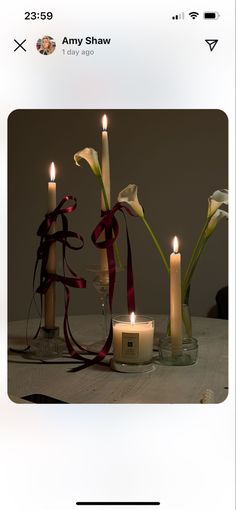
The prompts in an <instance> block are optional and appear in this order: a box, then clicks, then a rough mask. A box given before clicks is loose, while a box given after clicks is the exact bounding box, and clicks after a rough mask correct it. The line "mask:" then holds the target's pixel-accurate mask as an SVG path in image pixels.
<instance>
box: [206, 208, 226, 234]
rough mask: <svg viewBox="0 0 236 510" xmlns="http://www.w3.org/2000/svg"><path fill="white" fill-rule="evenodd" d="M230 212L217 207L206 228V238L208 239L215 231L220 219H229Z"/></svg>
mask: <svg viewBox="0 0 236 510" xmlns="http://www.w3.org/2000/svg"><path fill="white" fill-rule="evenodd" d="M228 217H229V214H228V213H227V212H226V211H222V209H217V210H216V211H215V212H214V214H213V215H212V217H211V219H210V221H209V223H208V225H207V228H206V230H205V234H204V235H205V238H206V239H208V237H210V235H211V234H212V233H213V232H214V230H215V228H216V226H217V225H218V223H219V221H221V220H223V218H225V219H228Z"/></svg>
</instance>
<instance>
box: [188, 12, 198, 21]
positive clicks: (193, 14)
mask: <svg viewBox="0 0 236 510" xmlns="http://www.w3.org/2000/svg"><path fill="white" fill-rule="evenodd" d="M189 16H190V17H191V18H192V19H196V18H197V17H198V16H199V12H195V11H192V12H189Z"/></svg>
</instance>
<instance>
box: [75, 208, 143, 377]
mask: <svg viewBox="0 0 236 510" xmlns="http://www.w3.org/2000/svg"><path fill="white" fill-rule="evenodd" d="M118 211H120V212H121V213H122V214H123V217H124V220H125V226H126V240H127V304H128V312H129V313H131V312H134V311H135V295H134V280H133V268H132V255H131V246H130V240H129V233H128V226H127V220H126V216H125V212H127V213H128V214H129V215H131V216H134V215H133V214H132V212H131V211H130V210H129V209H128V207H126V206H125V205H123V204H121V203H119V202H118V203H117V204H115V206H114V207H113V208H112V209H111V210H108V211H105V212H102V219H101V221H100V222H99V223H98V225H97V226H96V227H95V229H94V231H93V233H92V236H91V238H92V241H93V243H94V244H95V246H96V247H97V248H99V249H106V250H107V260H108V271H109V308H110V313H111V314H112V301H113V294H114V287H115V279H116V261H115V254H114V242H115V241H116V239H117V237H118V234H119V225H118V222H117V219H116V217H115V215H116V213H117V212H118ZM102 233H104V234H105V240H104V241H99V238H100V236H101V234H102ZM112 338H113V331H112V320H111V322H110V330H109V334H108V337H107V339H106V342H105V344H104V346H103V348H102V350H101V351H100V352H99V353H97V354H96V356H95V358H93V359H92V360H86V363H85V366H89V365H93V364H95V363H99V362H101V361H102V360H103V359H104V358H105V356H107V354H108V352H109V350H110V347H111V344H112ZM71 355H72V356H73V353H71ZM85 366H79V367H74V368H72V369H71V370H70V372H78V371H79V370H82V369H83V368H85Z"/></svg>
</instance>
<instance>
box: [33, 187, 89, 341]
mask: <svg viewBox="0 0 236 510" xmlns="http://www.w3.org/2000/svg"><path fill="white" fill-rule="evenodd" d="M69 201H73V204H72V205H70V206H67V207H63V206H64V204H66V203H67V202H69ZM76 206H77V200H76V198H75V197H73V196H71V195H66V196H64V198H63V199H62V200H61V202H60V203H59V204H58V206H57V207H56V208H55V209H54V211H52V212H50V213H47V214H46V216H45V219H44V220H43V222H42V223H41V225H40V226H39V228H38V231H37V235H38V236H40V244H39V248H38V250H37V259H36V263H35V268H34V274H33V294H35V291H34V288H35V278H36V273H37V269H38V265H39V263H40V261H41V269H40V283H39V287H38V288H37V290H36V292H37V293H39V294H40V306H41V311H40V317H41V319H40V324H39V328H38V330H37V332H36V334H35V338H36V337H37V336H38V333H39V330H40V327H41V321H42V296H43V295H44V294H45V293H46V292H47V290H48V289H49V287H50V285H51V284H52V283H53V282H60V283H62V284H63V285H64V287H65V288H67V289H68V287H74V288H77V289H82V288H85V287H86V280H85V279H84V278H81V277H78V275H77V274H76V273H75V272H74V271H73V270H72V268H71V267H70V266H69V264H68V262H67V257H66V248H69V249H72V250H80V249H81V248H83V246H84V240H83V237H82V236H81V235H80V234H77V233H75V232H72V231H71V230H69V229H68V220H67V217H66V214H70V213H72V212H73V211H74V210H75V208H76ZM58 216H60V217H61V221H62V230H59V231H57V232H55V233H53V234H50V233H49V231H50V228H51V226H52V224H53V223H54V222H55V221H56V220H57V218H58ZM70 239H77V240H78V241H79V242H80V244H79V245H78V246H73V245H72V244H71V243H70V242H69V240H70ZM54 242H59V243H61V245H62V259H63V275H58V274H51V273H48V272H47V261H48V255H49V250H50V246H51V244H52V243H54ZM66 270H67V271H68V272H69V273H70V275H71V276H66Z"/></svg>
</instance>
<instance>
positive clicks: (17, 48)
mask: <svg viewBox="0 0 236 510" xmlns="http://www.w3.org/2000/svg"><path fill="white" fill-rule="evenodd" d="M14 42H15V43H16V44H17V46H16V47H15V49H14V52H15V51H17V50H19V48H21V49H22V50H23V51H26V49H25V48H24V46H23V44H24V43H25V42H26V39H24V41H22V42H18V41H17V40H16V39H14Z"/></svg>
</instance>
